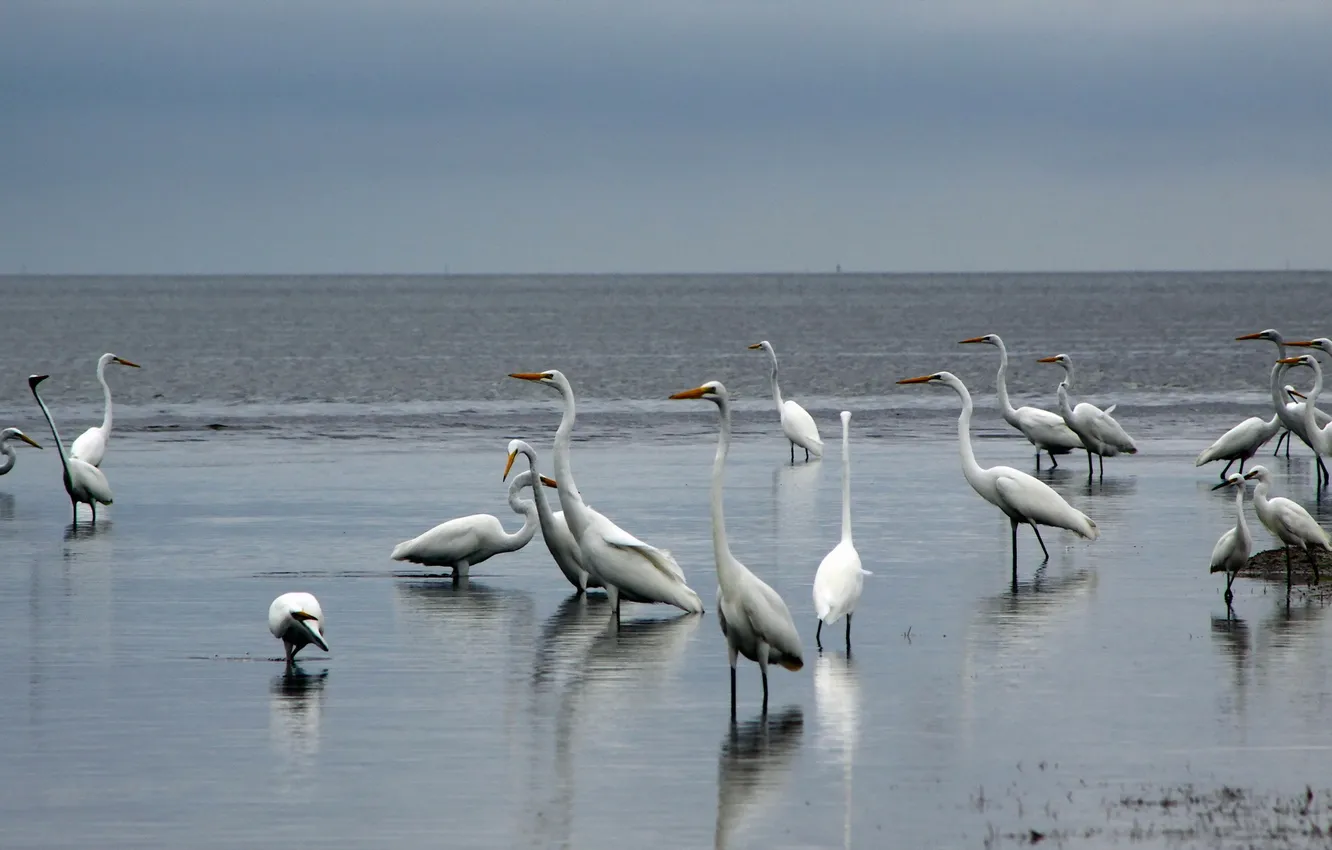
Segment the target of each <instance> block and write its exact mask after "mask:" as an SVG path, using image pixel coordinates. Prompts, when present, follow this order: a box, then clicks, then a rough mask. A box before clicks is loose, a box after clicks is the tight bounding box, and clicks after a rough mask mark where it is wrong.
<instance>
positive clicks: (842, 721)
mask: <svg viewBox="0 0 1332 850" xmlns="http://www.w3.org/2000/svg"><path fill="white" fill-rule="evenodd" d="M814 702H815V704H816V705H817V706H818V708H819V749H820V750H821V751H822V752H823V753H824V755H825V756H826V757H828V758H831V759H833V760H834V761H836V762H839V763H840V764H841V765H842V796H843V816H842V845H843V846H844V847H850V846H851V811H852V805H851V803H852V799H853V796H852V793H851V773H852V770H851V768H852V759H853V757H854V755H855V752H856V740H857V738H858V737H859V734H860V681H859V679H858V678H857V676H856V669H855V666H854V665H853V663H852V661H851V659H850V658H848V657H846V656H841V655H832V654H829V655H820V656H819V657H818V660H816V661H815V662H814Z"/></svg>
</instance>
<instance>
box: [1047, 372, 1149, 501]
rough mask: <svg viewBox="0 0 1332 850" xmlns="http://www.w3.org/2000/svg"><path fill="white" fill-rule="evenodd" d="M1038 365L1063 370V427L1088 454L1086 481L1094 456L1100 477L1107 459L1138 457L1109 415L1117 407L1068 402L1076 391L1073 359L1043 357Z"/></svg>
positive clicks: (1061, 397)
mask: <svg viewBox="0 0 1332 850" xmlns="http://www.w3.org/2000/svg"><path fill="white" fill-rule="evenodd" d="M1036 362H1037V363H1054V364H1056V365H1058V366H1059V367H1060V368H1062V369H1063V370H1064V380H1062V381H1060V382H1059V414H1060V415H1061V416H1062V417H1064V424H1066V425H1067V426H1068V427H1069V430H1071V431H1072V432H1073V433H1074V434H1077V435H1078V439H1080V440H1082V447H1083V448H1084V449H1086V450H1087V478H1088V479H1090V478H1091V477H1092V472H1093V470H1092V455H1093V454H1094V455H1096V457H1097V462H1098V463H1099V464H1100V470H1101V475H1105V459H1106V458H1107V457H1114V456H1115V455H1117V454H1119V453H1121V452H1123V453H1124V454H1130V455H1132V454H1137V453H1138V447H1137V446H1136V445H1134V443H1133V439H1132V438H1131V437H1129V435H1128V434H1126V433H1125V432H1124V429H1123V428H1122V427H1120V425H1119V423H1118V422H1116V421H1115V418H1114V417H1113V416H1111V415H1110V414H1111V413H1113V412H1114V410H1115V405H1113V404H1112V405H1110V406H1109V407H1108V408H1106V409H1105V410H1101V409H1100V408H1099V407H1097V406H1096V405H1094V404H1088V403H1087V402H1085V401H1084V402H1079V403H1078V405H1077V407H1074V406H1073V403H1072V402H1071V401H1070V400H1069V391H1070V390H1071V389H1073V359H1072V358H1070V357H1069V356H1068V355H1067V354H1056V355H1054V356H1053V357H1042V358H1041V359H1040V360H1037V361H1036Z"/></svg>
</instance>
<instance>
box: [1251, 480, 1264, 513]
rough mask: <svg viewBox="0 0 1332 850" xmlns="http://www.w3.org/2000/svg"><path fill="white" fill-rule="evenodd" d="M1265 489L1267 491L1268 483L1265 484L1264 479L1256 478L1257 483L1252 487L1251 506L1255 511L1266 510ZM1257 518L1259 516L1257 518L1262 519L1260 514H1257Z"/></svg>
mask: <svg viewBox="0 0 1332 850" xmlns="http://www.w3.org/2000/svg"><path fill="white" fill-rule="evenodd" d="M1267 491H1268V484H1267V482H1266V481H1264V480H1263V479H1261V478H1259V479H1258V483H1257V484H1256V485H1254V488H1253V508H1254V510H1256V511H1266V510H1267ZM1258 518H1259V519H1262V514H1259V515H1258Z"/></svg>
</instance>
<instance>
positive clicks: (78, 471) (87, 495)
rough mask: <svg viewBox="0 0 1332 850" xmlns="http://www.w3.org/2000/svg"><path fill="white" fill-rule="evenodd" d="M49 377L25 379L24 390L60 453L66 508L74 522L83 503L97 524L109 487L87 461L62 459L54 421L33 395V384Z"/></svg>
mask: <svg viewBox="0 0 1332 850" xmlns="http://www.w3.org/2000/svg"><path fill="white" fill-rule="evenodd" d="M49 377H51V376H50V375H30V376H29V377H28V389H30V390H32V397H33V398H35V399H37V404H38V406H39V407H41V409H42V413H43V414H44V415H45V416H46V424H47V425H49V426H50V428H51V439H53V440H55V444H56V452H58V453H59V454H60V466H61V467H62V469H63V471H64V481H65V492H66V493H68V494H69V505H70V508H71V509H72V510H73V512H74V522H75V523H77V522H78V521H79V502H83V503H84V504H86V505H87V506H88V507H90V508H92V521H93V522H97V503H98V502H101V503H102V504H104V505H109V504H111V485H110V484H109V483H107V480H106V475H105V474H103V472H102V470H100V469H98V468H97V467H95V466H93V465H92V464H91V463H88V462H87V461H82V460H79V459H78V458H76V457H71V458H66V457H65V447H64V444H62V443H61V442H60V432H59V431H57V430H56V426H55V420H53V419H52V418H51V411H49V410H47V409H46V402H44V401H42V397H41V396H40V395H38V393H37V385H38V384H40V383H41V382H42V381H45V380H46V379H47V378H49Z"/></svg>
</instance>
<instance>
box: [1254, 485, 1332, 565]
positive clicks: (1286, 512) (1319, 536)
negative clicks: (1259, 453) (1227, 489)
mask: <svg viewBox="0 0 1332 850" xmlns="http://www.w3.org/2000/svg"><path fill="white" fill-rule="evenodd" d="M1244 477H1245V478H1256V479H1258V486H1256V487H1254V488H1253V511H1254V513H1256V514H1258V521H1259V522H1261V523H1262V524H1263V527H1264V528H1266V529H1267V530H1268V531H1270V532H1272V536H1274V537H1276V539H1278V540H1280V541H1281V546H1282V548H1284V549H1285V550H1286V589H1287V590H1289V589H1290V547H1292V546H1294V547H1296V548H1299V549H1303V550H1304V553H1305V554H1306V555H1308V556H1309V566H1310V568H1312V570H1313V580H1314V582H1315V583H1317V582H1318V559H1317V558H1316V557H1315V556H1314V552H1313V550H1314V549H1316V548H1322V549H1327V550H1328V551H1329V552H1332V539H1329V538H1328V535H1327V532H1326V531H1324V530H1323V529H1322V527H1321V526H1319V525H1318V523H1317V522H1315V521H1314V518H1313V517H1311V516H1309V512H1308V511H1306V510H1305V509H1304V508H1303V507H1301V506H1300V505H1297V504H1296V503H1295V502H1292V501H1291V500H1290V499H1286V498H1283V497H1281V496H1277V497H1276V498H1274V499H1269V498H1268V497H1267V494H1268V491H1269V490H1271V489H1272V473H1271V472H1269V471H1268V469H1267V467H1265V466H1255V467H1254V468H1253V469H1250V470H1249V471H1248V472H1246V473H1245V474H1244Z"/></svg>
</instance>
